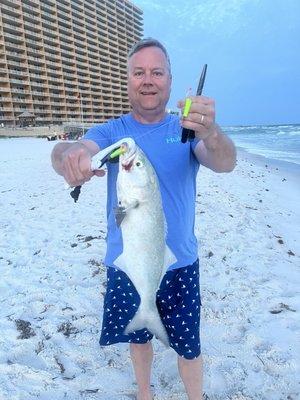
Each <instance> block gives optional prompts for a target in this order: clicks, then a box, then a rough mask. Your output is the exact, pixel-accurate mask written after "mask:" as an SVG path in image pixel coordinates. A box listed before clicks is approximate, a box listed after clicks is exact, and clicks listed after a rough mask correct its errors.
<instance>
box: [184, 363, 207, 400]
mask: <svg viewBox="0 0 300 400" xmlns="http://www.w3.org/2000/svg"><path fill="white" fill-rule="evenodd" d="M178 370H179V374H180V376H181V379H182V381H183V383H184V387H185V391H186V393H187V395H188V398H189V400H202V399H203V362H202V357H201V356H199V357H197V358H195V359H194V360H187V359H186V358H183V357H178Z"/></svg>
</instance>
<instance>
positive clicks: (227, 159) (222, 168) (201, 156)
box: [194, 125, 236, 172]
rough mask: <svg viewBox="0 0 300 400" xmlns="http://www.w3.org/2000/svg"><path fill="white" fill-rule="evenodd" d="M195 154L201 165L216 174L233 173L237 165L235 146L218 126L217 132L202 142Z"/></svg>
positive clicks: (216, 127)
mask: <svg viewBox="0 0 300 400" xmlns="http://www.w3.org/2000/svg"><path fill="white" fill-rule="evenodd" d="M194 152H195V155H196V157H197V159H198V161H199V162H200V164H202V165H204V166H205V167H207V168H209V169H211V170H213V171H215V172H231V171H232V170H233V169H234V167H235V165H236V150H235V146H234V144H233V142H232V140H231V139H230V138H229V137H228V136H226V135H224V134H223V133H222V131H221V129H220V128H219V127H218V126H217V125H216V126H215V132H214V133H212V134H211V135H209V136H208V137H207V138H206V139H203V140H201V141H200V142H199V143H198V144H197V146H196V148H195V151H194Z"/></svg>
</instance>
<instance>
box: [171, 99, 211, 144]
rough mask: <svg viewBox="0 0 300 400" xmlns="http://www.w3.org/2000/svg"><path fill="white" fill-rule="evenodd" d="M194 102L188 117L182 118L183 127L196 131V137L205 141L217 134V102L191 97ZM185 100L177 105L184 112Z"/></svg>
mask: <svg viewBox="0 0 300 400" xmlns="http://www.w3.org/2000/svg"><path fill="white" fill-rule="evenodd" d="M189 98H190V99H191V100H192V105H191V108H190V112H189V114H188V116H187V117H185V118H183V117H182V118H181V125H182V126H183V127H184V128H187V129H192V130H193V131H195V137H196V138H198V139H202V140H205V139H207V138H208V137H209V136H210V135H212V134H215V133H216V125H215V102H214V100H213V99H210V98H209V97H205V96H189ZM184 104H185V100H180V101H179V102H178V104H177V106H178V107H179V108H181V110H183V108H184Z"/></svg>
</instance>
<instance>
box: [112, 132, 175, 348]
mask: <svg viewBox="0 0 300 400" xmlns="http://www.w3.org/2000/svg"><path fill="white" fill-rule="evenodd" d="M122 146H124V148H125V149H126V151H124V152H123V154H121V155H120V158H119V172H118V177H117V197H118V207H116V210H115V213H116V222H117V224H118V225H120V229H121V231H122V239H123V252H122V254H121V255H120V256H119V257H117V259H116V260H115V261H114V265H115V266H117V267H118V268H119V269H121V270H122V271H124V272H125V273H126V274H127V276H128V277H129V279H130V280H131V282H132V283H133V285H134V286H135V288H136V290H137V292H138V294H139V296H140V300H141V301H140V305H139V308H138V309H137V311H136V313H135V315H134V317H133V318H132V320H131V321H130V322H129V323H128V325H127V326H126V328H125V330H124V333H125V334H128V333H131V332H134V331H136V330H139V329H145V328H146V329H148V330H149V331H150V332H151V333H152V334H153V335H154V336H156V337H157V338H158V339H159V340H160V341H161V342H162V343H163V344H165V345H166V346H169V338H168V334H167V332H166V329H165V327H164V325H163V324H162V321H161V318H160V315H159V312H158V309H157V306H156V293H157V290H158V288H159V286H160V283H161V281H162V279H163V277H164V275H165V272H166V270H167V268H168V266H170V265H171V264H173V263H174V262H176V257H175V256H174V254H173V253H172V251H171V250H170V248H169V247H168V246H167V244H166V222H165V216H164V212H163V206H162V198H161V193H160V187H159V180H158V177H157V174H156V172H155V170H154V168H153V166H152V164H151V163H150V161H149V160H148V158H147V157H146V155H145V154H144V152H143V151H142V150H141V148H140V147H139V146H137V145H136V144H135V142H134V141H133V139H131V138H125V139H123V145H122Z"/></svg>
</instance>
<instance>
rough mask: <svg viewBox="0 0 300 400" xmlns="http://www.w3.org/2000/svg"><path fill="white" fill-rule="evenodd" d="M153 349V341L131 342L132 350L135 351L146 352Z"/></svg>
mask: <svg viewBox="0 0 300 400" xmlns="http://www.w3.org/2000/svg"><path fill="white" fill-rule="evenodd" d="M151 349H152V343H151V342H147V343H130V350H131V351H134V352H145V351H149V350H151Z"/></svg>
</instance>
